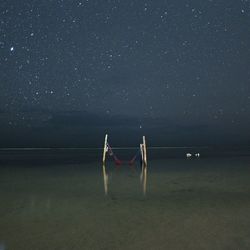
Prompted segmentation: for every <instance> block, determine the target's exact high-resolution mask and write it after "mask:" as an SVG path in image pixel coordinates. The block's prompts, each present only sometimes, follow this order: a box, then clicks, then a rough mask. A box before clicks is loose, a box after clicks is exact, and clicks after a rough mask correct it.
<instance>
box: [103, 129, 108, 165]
mask: <svg viewBox="0 0 250 250" xmlns="http://www.w3.org/2000/svg"><path fill="white" fill-rule="evenodd" d="M107 143H108V135H107V134H106V135H105V139H104V146H103V155H102V164H105V159H106V153H107Z"/></svg>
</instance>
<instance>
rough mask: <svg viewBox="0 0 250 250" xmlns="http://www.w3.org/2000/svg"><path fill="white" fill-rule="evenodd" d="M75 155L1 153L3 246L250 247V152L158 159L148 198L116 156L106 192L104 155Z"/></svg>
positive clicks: (152, 166)
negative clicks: (13, 155)
mask: <svg viewBox="0 0 250 250" xmlns="http://www.w3.org/2000/svg"><path fill="white" fill-rule="evenodd" d="M132 151H133V150H132ZM132 153H133V152H131V153H130V152H129V153H128V152H127V153H126V154H125V153H121V154H120V156H121V157H125V158H126V157H127V158H126V159H129V158H130V155H131V154H132ZM31 155H32V154H31ZM69 155H70V154H69ZM69 155H65V154H64V156H62V155H61V156H62V158H63V160H62V159H61V158H60V157H59V156H60V154H59V153H58V152H56V153H54V157H53V153H51V154H46V153H43V154H42V155H41V154H40V153H34V152H33V155H32V157H30V158H31V159H27V158H26V157H27V155H26V156H25V155H23V154H20V155H19V156H18V157H19V158H18V157H14V158H15V159H12V161H10V162H11V164H7V162H8V161H7V160H6V159H7V158H8V157H9V156H11V154H10V155H9V156H8V157H7V156H6V155H5V156H4V157H5V158H4V157H2V158H1V159H2V164H1V167H0V199H1V203H0V250H2V249H25V250H29V249H31V250H33V249H250V238H249V235H250V181H249V180H250V158H249V157H230V158H228V157H227V158H224V157H220V158H218V157H217V158H202V157H201V158H200V159H192V160H187V159H185V158H184V157H183V158H182V159H175V158H172V159H160V160H157V157H152V159H150V160H149V165H148V183H147V195H146V196H143V194H142V186H141V184H140V180H139V174H140V169H139V165H138V164H136V165H135V167H134V168H133V169H131V168H129V166H127V165H124V166H121V168H120V169H117V168H116V167H115V165H114V164H113V163H112V162H111V161H108V163H107V165H106V168H107V171H108V173H109V182H110V184H109V194H108V196H107V197H105V195H104V190H103V178H102V166H101V164H100V161H99V160H98V161H97V160H96V153H93V155H92V156H91V154H90V155H88V157H87V159H88V160H87V161H86V159H85V158H84V157H83V158H81V157H80V158H79V152H73V154H72V155H71V157H69ZM151 155H153V154H151ZM17 159H19V162H17ZM84 160H85V161H84Z"/></svg>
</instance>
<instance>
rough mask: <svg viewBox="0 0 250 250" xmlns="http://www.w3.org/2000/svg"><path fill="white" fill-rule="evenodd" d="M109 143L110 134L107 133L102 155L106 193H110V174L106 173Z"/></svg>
mask: <svg viewBox="0 0 250 250" xmlns="http://www.w3.org/2000/svg"><path fill="white" fill-rule="evenodd" d="M107 144H108V134H106V135H105V139H104V146H103V155H102V173H103V183H104V192H105V195H107V194H108V175H107V173H106V167H105V160H106V153H107Z"/></svg>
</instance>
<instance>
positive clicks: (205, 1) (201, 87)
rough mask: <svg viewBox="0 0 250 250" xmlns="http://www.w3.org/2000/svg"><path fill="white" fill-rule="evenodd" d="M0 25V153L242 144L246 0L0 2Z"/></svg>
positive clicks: (246, 98)
mask: <svg viewBox="0 0 250 250" xmlns="http://www.w3.org/2000/svg"><path fill="white" fill-rule="evenodd" d="M0 25H1V26H0V87H1V90H0V146H1V147H16V146H20V147H22V146H31V147H33V146H34V147H53V146H54V147H57V146H66V147H71V146H99V145H101V144H102V142H103V137H104V134H105V132H108V133H109V134H110V137H111V138H112V139H113V142H114V143H115V145H116V146H119V145H132V146H133V145H134V143H137V141H140V140H141V137H140V136H141V135H142V134H145V135H146V136H147V138H148V141H149V142H150V143H151V145H155V146H156V145H179V146H183V145H217V144H232V145H235V144H236V145H243V144H244V145H249V144H250V130H249V128H250V1H249V0H241V1H240V0H220V1H219V0H218V1H216V0H202V1H201V0H194V1H191V0H189V1H188V0H183V1H176V0H165V1H163V0H154V1H153V0H152V1H140V0H138V1H135V0H123V1H122V0H109V1H101V0H99V1H96V0H85V1H72V0H47V1H40V0H39V1H38V0H33V1H31V0H23V1H20V0H2V1H1V3H0ZM128 138H130V139H128Z"/></svg>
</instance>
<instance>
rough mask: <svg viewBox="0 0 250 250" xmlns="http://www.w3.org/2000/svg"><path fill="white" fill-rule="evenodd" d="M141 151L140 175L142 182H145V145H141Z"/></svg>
mask: <svg viewBox="0 0 250 250" xmlns="http://www.w3.org/2000/svg"><path fill="white" fill-rule="evenodd" d="M140 151H141V164H142V165H141V175H140V181H141V182H142V180H143V172H144V170H143V169H144V153H143V151H144V150H143V144H140Z"/></svg>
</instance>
